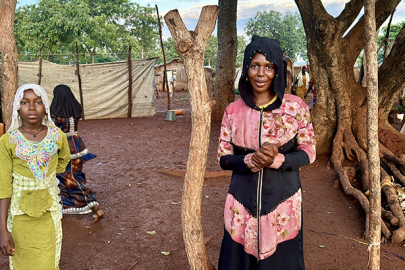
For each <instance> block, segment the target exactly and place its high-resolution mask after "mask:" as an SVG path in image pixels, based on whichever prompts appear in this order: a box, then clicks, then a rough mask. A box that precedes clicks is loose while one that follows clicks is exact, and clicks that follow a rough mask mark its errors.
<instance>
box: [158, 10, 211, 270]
mask: <svg viewBox="0 0 405 270" xmlns="http://www.w3.org/2000/svg"><path fill="white" fill-rule="evenodd" d="M218 13H219V9H218V7H217V6H204V7H203V8H202V11H201V15H200V18H199V20H198V23H197V27H196V29H195V30H194V31H188V29H187V28H186V26H185V25H184V22H183V20H182V19H181V17H180V14H179V12H178V10H171V11H169V12H168V13H167V14H166V15H165V17H164V18H165V22H166V25H167V27H168V28H169V30H170V33H171V34H172V37H173V40H174V42H175V44H176V50H177V52H178V53H179V56H180V57H181V59H182V60H183V63H184V68H185V70H186V74H187V88H188V91H189V93H190V107H191V121H192V130H191V139H190V147H189V149H190V150H189V155H188V160H187V173H186V176H185V179H184V186H183V198H182V203H181V224H182V229H183V239H184V244H185V248H186V253H187V258H188V261H189V264H190V269H191V270H197V269H198V270H207V269H213V266H212V265H211V263H210V261H209V259H208V255H207V250H206V247H205V245H204V235H203V230H202V224H201V198H202V190H203V184H204V173H205V169H206V165H207V154H208V145H209V139H210V129H211V111H212V106H214V104H215V101H210V99H209V96H208V91H207V85H206V81H205V72H204V53H205V49H206V46H207V44H208V40H209V38H210V36H211V33H212V31H214V28H215V23H216V18H217V16H218Z"/></svg>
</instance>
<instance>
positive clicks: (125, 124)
mask: <svg viewBox="0 0 405 270" xmlns="http://www.w3.org/2000/svg"><path fill="white" fill-rule="evenodd" d="M187 97H188V94H187V93H186V92H176V93H175V97H173V98H172V99H171V103H172V106H171V109H186V115H181V116H177V120H176V121H175V122H168V121H165V118H166V110H167V105H166V99H167V98H166V96H165V95H162V96H161V97H159V98H158V99H156V102H155V104H156V109H157V114H156V115H155V116H154V117H143V118H132V119H111V120H86V121H82V122H81V123H80V126H79V132H80V135H81V136H82V138H83V140H84V142H85V143H86V145H87V147H88V148H89V150H90V151H91V152H92V153H93V154H95V155H97V156H98V157H97V158H96V159H93V160H90V161H88V162H86V164H85V165H84V172H85V173H86V174H87V178H88V179H89V180H88V181H89V183H90V185H91V187H92V189H93V191H94V193H95V194H96V197H97V199H98V201H99V202H100V205H101V208H102V209H103V210H104V211H105V218H104V219H103V220H101V221H100V222H98V223H95V224H94V223H93V222H92V217H91V215H83V216H73V215H69V216H68V215H66V216H65V217H64V218H63V220H62V222H63V235H64V238H63V247H62V258H61V263H60V269H61V270H70V269H80V270H90V269H92V270H93V269H97V270H99V269H101V270H104V269H105V270H129V269H134V270H137V269H145V270H149V269H154V270H155V269H156V270H166V269H168V270H172V269H173V270H175V269H176V270H178V269H189V265H188V261H187V256H186V253H185V250H184V244H183V238H182V231H181V215H180V214H181V203H180V202H181V196H182V186H183V178H182V177H183V176H182V175H183V174H184V170H185V169H186V162H187V156H188V145H189V140H190V132H191V120H190V110H189V103H188V98H187ZM211 128H212V129H211V139H210V148H209V156H208V164H207V171H209V172H210V173H209V174H207V175H206V176H207V178H206V180H205V184H204V190H203V194H204V196H203V198H202V224H203V229H204V237H212V240H211V241H209V242H208V243H207V251H208V254H209V258H210V260H211V261H212V263H213V264H214V266H215V267H216V266H217V261H218V256H219V250H220V244H221V240H222V234H223V206H224V203H225V197H226V194H227V189H228V186H229V182H230V176H229V173H228V174H226V173H225V174H223V172H221V173H218V174H217V173H215V172H218V171H221V169H220V167H219V166H218V164H217V162H216V150H217V140H218V134H219V128H220V123H219V122H213V123H212V127H211ZM113 158H115V159H116V160H112V161H110V162H107V163H104V164H102V165H97V164H98V163H100V162H103V161H108V160H111V159H113ZM328 158H329V157H328V156H327V155H319V156H318V157H317V160H316V161H315V163H313V164H311V165H308V166H305V167H303V168H302V169H301V180H302V185H303V190H304V193H303V207H304V219H303V220H304V252H305V263H306V269H308V270H314V269H315V270H318V269H322V270H323V269H345V270H350V269H353V270H358V269H367V261H368V253H367V244H362V243H359V242H358V241H360V242H364V243H366V241H365V240H364V239H363V238H362V234H363V231H364V222H365V221H364V220H365V215H364V213H363V210H362V209H361V207H360V205H359V203H358V202H357V201H356V200H354V199H353V198H351V197H348V196H345V195H344V194H343V191H342V190H341V189H335V188H333V183H334V181H335V179H337V175H336V173H335V172H334V171H333V170H332V169H327V162H328ZM176 175H177V176H176ZM148 231H155V232H156V234H147V232H148ZM312 231H319V232H325V233H333V234H337V235H339V236H334V235H329V234H325V233H316V232H312ZM382 247H383V248H384V249H386V250H387V251H388V252H391V253H395V254H398V255H400V256H402V257H405V248H404V247H401V246H393V245H391V244H383V245H382ZM161 252H170V254H169V255H163V254H162V253H161ZM388 252H381V269H387V270H388V269H390V270H391V269H405V261H403V260H401V259H399V258H398V257H396V256H394V255H392V254H391V253H388ZM0 269H1V270H3V269H8V259H7V258H6V257H4V256H2V257H0Z"/></svg>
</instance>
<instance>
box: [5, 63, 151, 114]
mask: <svg viewBox="0 0 405 270" xmlns="http://www.w3.org/2000/svg"><path fill="white" fill-rule="evenodd" d="M156 60H157V58H148V59H135V60H132V61H131V63H132V113H131V116H132V117H140V116H153V115H155V113H156V111H155V106H154V103H153V99H154V94H155V92H154V91H155V89H154V87H153V81H154V74H155V71H154V66H155V63H156ZM0 69H1V64H0ZM79 72H80V77H81V84H82V92H83V104H82V106H83V109H84V115H85V119H103V118H126V117H127V115H128V106H129V101H128V89H129V79H128V78H129V74H128V73H129V72H128V62H127V61H119V62H112V63H102V64H86V65H80V66H79ZM18 74H19V80H18V83H19V85H23V84H26V83H38V79H39V77H38V74H39V61H38V60H36V61H28V62H19V63H18ZM58 84H65V85H67V86H69V87H70V88H71V89H72V91H73V94H74V95H75V97H76V99H77V100H78V101H79V102H80V93H79V80H78V76H77V74H76V66H71V65H58V64H54V63H51V62H48V61H45V60H42V79H41V86H42V87H44V89H45V90H46V92H47V94H48V97H49V101H50V102H51V101H52V99H53V89H54V88H55V86H57V85H58ZM1 87H2V81H1V76H0V90H1V91H3V89H1Z"/></svg>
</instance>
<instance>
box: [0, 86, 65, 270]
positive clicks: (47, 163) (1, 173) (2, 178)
mask: <svg viewBox="0 0 405 270" xmlns="http://www.w3.org/2000/svg"><path fill="white" fill-rule="evenodd" d="M69 160H70V151H69V145H68V142H67V139H66V135H65V133H63V132H62V131H61V130H60V129H59V128H57V127H56V126H55V125H54V123H53V122H52V121H51V117H50V113H49V106H48V96H47V94H46V92H45V90H44V89H43V88H42V87H41V86H39V85H36V84H25V85H22V86H21V87H20V88H18V90H17V92H16V94H15V97H14V103H13V114H12V122H11V125H10V128H9V129H8V131H7V133H6V134H4V135H3V136H1V137H0V164H1V166H0V250H1V253H2V254H3V255H6V256H7V255H8V256H9V262H10V269H14V270H27V269H43V270H52V269H59V261H60V255H61V246H62V223H61V218H62V216H61V212H60V204H59V200H60V198H59V196H58V193H59V190H58V184H57V183H58V180H57V179H56V174H58V173H61V172H64V171H65V168H66V166H67V165H68V163H69Z"/></svg>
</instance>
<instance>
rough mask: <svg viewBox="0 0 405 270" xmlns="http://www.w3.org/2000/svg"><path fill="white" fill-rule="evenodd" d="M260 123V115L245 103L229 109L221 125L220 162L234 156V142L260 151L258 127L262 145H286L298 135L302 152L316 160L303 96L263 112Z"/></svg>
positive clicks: (236, 104) (236, 103)
mask: <svg viewBox="0 0 405 270" xmlns="http://www.w3.org/2000/svg"><path fill="white" fill-rule="evenodd" d="M259 120H260V113H259V112H258V111H255V110H254V109H252V108H250V107H247V105H245V104H244V102H243V101H241V100H238V101H236V102H234V103H232V104H231V105H230V106H228V108H227V110H226V111H225V115H224V118H223V119H222V124H221V132H220V138H219V147H218V155H217V157H218V161H219V158H220V157H221V156H224V155H233V146H232V144H231V143H234V144H236V145H238V146H241V147H247V148H251V149H258V148H259V145H258V143H259V138H258V136H259V130H258V128H261V129H262V132H261V135H262V138H261V142H262V143H264V142H269V143H271V144H278V143H280V144H281V145H283V144H285V143H286V142H288V141H289V140H291V139H292V138H294V137H295V136H296V135H297V134H298V136H297V144H298V147H297V148H298V150H301V149H302V150H304V151H305V152H307V154H308V156H309V157H310V159H311V160H312V161H313V160H315V139H314V128H313V126H312V123H311V116H310V113H309V110H308V108H307V106H306V105H305V104H304V102H303V101H302V100H301V99H300V98H299V97H296V96H293V95H285V96H284V99H283V103H282V105H281V106H280V108H278V109H276V110H272V111H269V112H263V119H262V126H261V127H259V123H260V121H259ZM236 127H238V130H239V132H237V131H238V130H237V129H236Z"/></svg>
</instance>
